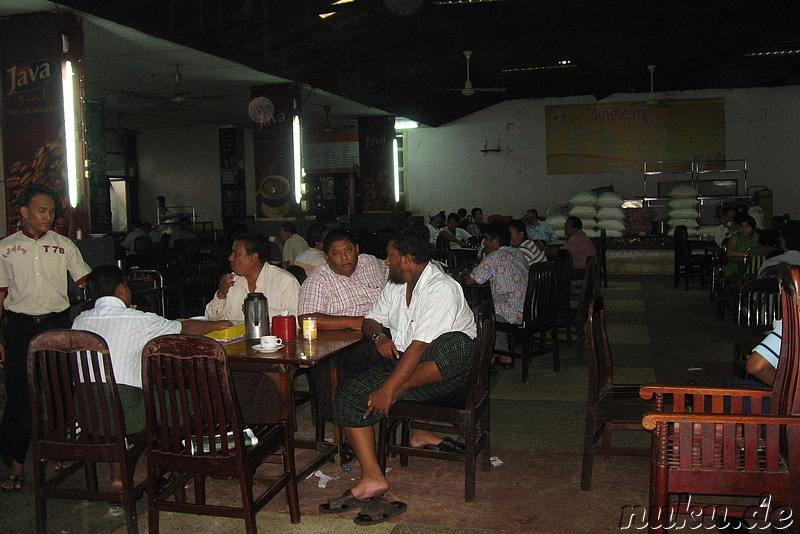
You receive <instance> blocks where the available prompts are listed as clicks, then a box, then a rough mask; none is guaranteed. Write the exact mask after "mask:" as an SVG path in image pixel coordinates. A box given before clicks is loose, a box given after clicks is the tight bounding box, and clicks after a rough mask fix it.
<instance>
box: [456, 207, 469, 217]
mask: <svg viewBox="0 0 800 534" xmlns="http://www.w3.org/2000/svg"><path fill="white" fill-rule="evenodd" d="M456 213H457V214H458V217H459V218H460V219H463V218H464V217H466V216H467V208H458V210H457V211H456Z"/></svg>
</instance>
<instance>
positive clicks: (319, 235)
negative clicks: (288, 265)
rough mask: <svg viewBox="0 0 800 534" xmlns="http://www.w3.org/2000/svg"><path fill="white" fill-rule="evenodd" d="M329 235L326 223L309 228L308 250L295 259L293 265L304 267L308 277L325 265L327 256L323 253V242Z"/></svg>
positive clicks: (315, 224)
mask: <svg viewBox="0 0 800 534" xmlns="http://www.w3.org/2000/svg"><path fill="white" fill-rule="evenodd" d="M327 234H328V225H327V224H325V223H314V224H312V225H311V226H309V227H308V245H309V248H308V250H305V251H303V252H301V253H300V254H299V255H298V256H297V258H295V260H294V263H293V264H292V265H297V266H298V267H302V268H303V270H304V271H305V272H306V275H310V274H311V273H313V272H314V269H316V268H317V267H319V266H320V265H322V264H323V263H325V255H324V254H323V253H322V242H323V241H324V240H325V236H326V235H327Z"/></svg>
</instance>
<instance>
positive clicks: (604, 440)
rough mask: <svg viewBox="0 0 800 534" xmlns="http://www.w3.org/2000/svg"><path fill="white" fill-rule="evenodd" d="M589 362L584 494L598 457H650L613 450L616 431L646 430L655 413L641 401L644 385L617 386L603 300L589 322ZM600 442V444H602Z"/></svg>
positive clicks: (592, 308)
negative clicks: (647, 420)
mask: <svg viewBox="0 0 800 534" xmlns="http://www.w3.org/2000/svg"><path fill="white" fill-rule="evenodd" d="M586 358H587V360H588V364H589V365H588V367H589V394H588V396H587V401H586V429H585V431H584V438H583V466H582V467H581V490H583V491H588V490H589V489H591V487H592V465H593V463H594V455H595V454H603V455H621V456H650V448H649V447H645V448H642V447H622V446H612V444H611V432H612V431H614V430H639V431H641V430H642V425H641V419H642V417H643V416H644V414H645V413H647V412H650V411H652V410H653V407H654V405H653V403H652V402H650V401H646V400H644V399H642V398H640V397H639V388H640V387H641V384H615V383H614V365H613V362H612V359H611V345H610V343H609V342H608V333H607V332H606V318H605V310H604V309H603V297H600V296H598V297H596V298H595V299H594V300H592V302H591V304H590V305H589V313H588V314H587V320H586ZM598 441H599V443H598Z"/></svg>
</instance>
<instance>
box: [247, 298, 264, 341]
mask: <svg viewBox="0 0 800 534" xmlns="http://www.w3.org/2000/svg"><path fill="white" fill-rule="evenodd" d="M244 324H245V332H246V336H247V339H248V340H250V341H253V340H255V341H259V340H260V339H261V336H268V335H269V313H268V307H267V297H265V296H264V294H263V293H248V294H247V297H245V299H244Z"/></svg>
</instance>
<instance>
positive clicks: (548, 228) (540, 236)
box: [522, 209, 558, 243]
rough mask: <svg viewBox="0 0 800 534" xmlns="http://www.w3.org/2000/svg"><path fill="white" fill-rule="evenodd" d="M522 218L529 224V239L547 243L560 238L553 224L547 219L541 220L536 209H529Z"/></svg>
mask: <svg viewBox="0 0 800 534" xmlns="http://www.w3.org/2000/svg"><path fill="white" fill-rule="evenodd" d="M522 220H524V221H525V223H526V224H527V225H528V226H527V231H528V239H530V240H531V241H534V242H535V241H542V242H543V243H547V242H548V241H555V240H556V239H558V237H557V236H556V232H555V230H553V225H551V224H550V223H549V222H547V221H540V220H539V212H538V211H536V210H535V209H529V210H528V211H527V212H526V213H525V216H524V217H523V218H522Z"/></svg>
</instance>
